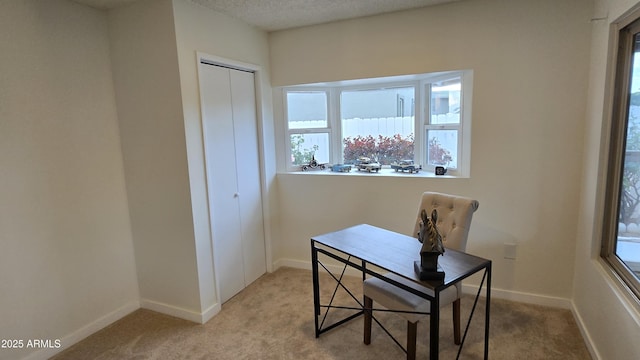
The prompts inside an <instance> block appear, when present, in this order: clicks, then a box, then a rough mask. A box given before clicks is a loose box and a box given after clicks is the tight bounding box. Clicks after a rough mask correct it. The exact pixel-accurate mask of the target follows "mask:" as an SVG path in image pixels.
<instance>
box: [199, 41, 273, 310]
mask: <svg viewBox="0 0 640 360" xmlns="http://www.w3.org/2000/svg"><path fill="white" fill-rule="evenodd" d="M208 65H215V66H222V67H226V68H230V69H234V70H240V71H248V72H252V73H253V74H254V87H255V99H256V121H257V124H256V125H257V130H258V161H259V163H260V169H259V173H260V191H261V194H260V197H261V200H262V217H263V218H262V223H263V229H264V250H265V254H264V256H265V263H266V269H267V272H269V273H270V272H273V260H272V259H273V256H272V254H271V248H272V245H271V224H270V223H269V222H268V221H266V219H270V218H271V216H270V210H269V209H270V206H269V196H268V195H267V189H268V186H267V180H266V173H267V171H266V166H265V154H264V144H265V139H264V138H265V127H264V124H263V121H264V116H263V106H262V105H263V100H262V93H263V90H262V80H263V79H264V74H263V70H262V67H261V66H259V65H255V64H250V63H245V62H241V61H237V60H232V59H227V58H223V57H220V56H216V55H211V54H207V53H204V52H200V51H197V52H196V69H197V72H198V91H199V92H200V98H199V100H200V104H199V111H200V126H201V127H202V134H203V136H204V118H203V114H202V104H203V99H202V91H201V90H200V83H201V82H202V74H201V70H200V69H201V67H202V66H208ZM203 145H204V139H203ZM202 152H203V157H202V158H203V159H206V154H204V147H203V148H202ZM204 161H205V162H204V163H203V164H202V165H203V166H204V170H205V171H204V175H205V177H206V184H207V194H208V193H209V188H208V184H209V175H208V172H207V169H206V160H204ZM207 211H208V218H207V221H209V242H210V244H211V259H212V261H213V270H214V279H215V282H216V284H215V287H216V296H217V298H218V301H219V300H220V282H219V281H218V275H217V272H216V271H215V268H216V264H215V256H214V254H213V251H214V250H215V248H214V243H213V228H212V226H213V224H212V223H211V211H212V209H211V204H210V203H209V198H208V197H207Z"/></svg>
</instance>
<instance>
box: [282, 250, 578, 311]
mask: <svg viewBox="0 0 640 360" xmlns="http://www.w3.org/2000/svg"><path fill="white" fill-rule="evenodd" d="M283 266H288V267H292V268H297V269H305V270H311V262H310V261H300V260H291V259H280V260H278V261H276V262H275V263H274V264H273V267H274V269H278V268H280V267H283ZM325 266H326V267H327V268H328V269H329V270H330V271H331V272H332V273H334V274H336V273H340V272H341V271H342V266H340V265H331V264H329V265H327V264H325ZM320 271H323V269H320ZM346 274H347V275H351V276H362V273H361V272H360V271H358V270H356V269H354V268H351V267H348V268H347V271H346ZM462 292H463V293H465V294H474V295H475V294H476V293H477V292H478V286H477V285H467V284H463V285H462ZM483 293H484V290H483ZM491 297H492V298H496V299H504V300H511V301H517V302H522V303H527V304H534V305H543V306H549V307H555V308H562V309H569V310H571V309H573V303H572V302H571V300H569V299H565V298H560V297H553V296H546V295H538V294H531V293H524V292H519V291H512V290H503V289H497V288H495V287H492V288H491Z"/></svg>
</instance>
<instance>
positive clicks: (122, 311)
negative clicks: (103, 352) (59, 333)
mask: <svg viewBox="0 0 640 360" xmlns="http://www.w3.org/2000/svg"><path fill="white" fill-rule="evenodd" d="M139 308H140V303H139V302H138V301H132V302H130V303H128V304H126V305H124V306H122V307H120V308H119V309H116V310H115V311H112V312H110V313H109V314H106V315H104V316H102V317H100V318H98V319H97V320H95V321H93V322H91V323H89V324H87V325H85V326H83V327H81V328H80V329H78V330H76V331H74V332H72V333H71V334H68V335H65V336H64V337H62V338H61V339H60V342H61V344H62V346H61V347H60V348H58V349H41V350H38V351H35V352H32V353H31V354H29V355H27V356H26V357H25V358H24V360H40V359H48V358H50V357H52V356H54V355H56V354H58V353H59V352H61V351H63V350H65V349H67V348H69V347H70V346H72V345H74V344H76V343H78V342H80V341H81V340H83V339H84V338H86V337H88V336H89V335H92V334H93V333H95V332H97V331H99V330H102V329H104V328H105V327H107V326H109V325H111V324H113V323H114V322H116V321H118V320H120V319H122V318H123V317H125V316H127V315H129V314H131V313H132V312H134V311H136V310H138V309H139Z"/></svg>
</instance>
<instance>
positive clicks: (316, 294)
mask: <svg viewBox="0 0 640 360" xmlns="http://www.w3.org/2000/svg"><path fill="white" fill-rule="evenodd" d="M311 272H312V274H313V311H314V315H315V316H314V317H313V318H314V320H315V324H316V338H318V337H319V336H320V329H319V328H318V316H320V280H319V279H318V249H316V247H315V243H314V241H313V240H311Z"/></svg>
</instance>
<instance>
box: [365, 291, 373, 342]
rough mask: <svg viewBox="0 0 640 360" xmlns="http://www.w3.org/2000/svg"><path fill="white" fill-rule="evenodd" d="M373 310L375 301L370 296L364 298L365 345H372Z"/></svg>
mask: <svg viewBox="0 0 640 360" xmlns="http://www.w3.org/2000/svg"><path fill="white" fill-rule="evenodd" d="M372 308H373V299H371V298H370V297H368V296H365V297H364V343H365V344H366V345H369V344H371V316H372V314H371V311H372V310H371V309H372Z"/></svg>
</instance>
